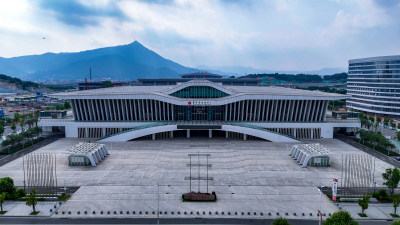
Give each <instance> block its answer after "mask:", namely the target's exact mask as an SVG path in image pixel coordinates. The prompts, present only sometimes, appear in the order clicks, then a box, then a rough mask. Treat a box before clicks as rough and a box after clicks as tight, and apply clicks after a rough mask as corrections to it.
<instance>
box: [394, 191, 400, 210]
mask: <svg viewBox="0 0 400 225" xmlns="http://www.w3.org/2000/svg"><path fill="white" fill-rule="evenodd" d="M392 199H393V208H394V214H397V207H399V205H400V194H397V195H393V196H392Z"/></svg>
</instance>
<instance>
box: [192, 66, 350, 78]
mask: <svg viewBox="0 0 400 225" xmlns="http://www.w3.org/2000/svg"><path fill="white" fill-rule="evenodd" d="M196 69H200V70H207V71H209V72H215V73H220V74H223V75H228V76H232V75H234V76H244V75H246V74H260V73H280V74H316V75H331V74H335V73H342V72H346V71H347V69H346V68H340V67H336V68H322V69H319V70H310V71H300V70H269V69H258V68H253V67H246V66H221V67H207V66H198V67H196Z"/></svg>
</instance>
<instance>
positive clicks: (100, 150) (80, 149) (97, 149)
mask: <svg viewBox="0 0 400 225" xmlns="http://www.w3.org/2000/svg"><path fill="white" fill-rule="evenodd" d="M67 152H68V154H70V155H71V156H84V157H87V158H88V159H89V161H90V164H92V166H97V164H99V163H100V162H101V161H103V159H104V158H105V157H106V156H108V155H109V153H108V150H107V147H106V146H105V145H104V144H97V143H86V142H79V143H78V144H77V145H75V146H74V147H72V148H71V149H69V150H67Z"/></svg>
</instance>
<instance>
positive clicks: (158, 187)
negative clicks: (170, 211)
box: [154, 182, 160, 224]
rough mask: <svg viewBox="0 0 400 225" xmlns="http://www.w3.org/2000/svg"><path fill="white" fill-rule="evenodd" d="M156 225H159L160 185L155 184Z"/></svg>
mask: <svg viewBox="0 0 400 225" xmlns="http://www.w3.org/2000/svg"><path fill="white" fill-rule="evenodd" d="M155 186H157V224H160V183H159V182H157V185H154V187H155Z"/></svg>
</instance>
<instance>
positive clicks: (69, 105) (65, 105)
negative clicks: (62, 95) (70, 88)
mask: <svg viewBox="0 0 400 225" xmlns="http://www.w3.org/2000/svg"><path fill="white" fill-rule="evenodd" d="M64 108H65V109H70V108H71V103H70V102H69V101H65V102H64Z"/></svg>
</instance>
